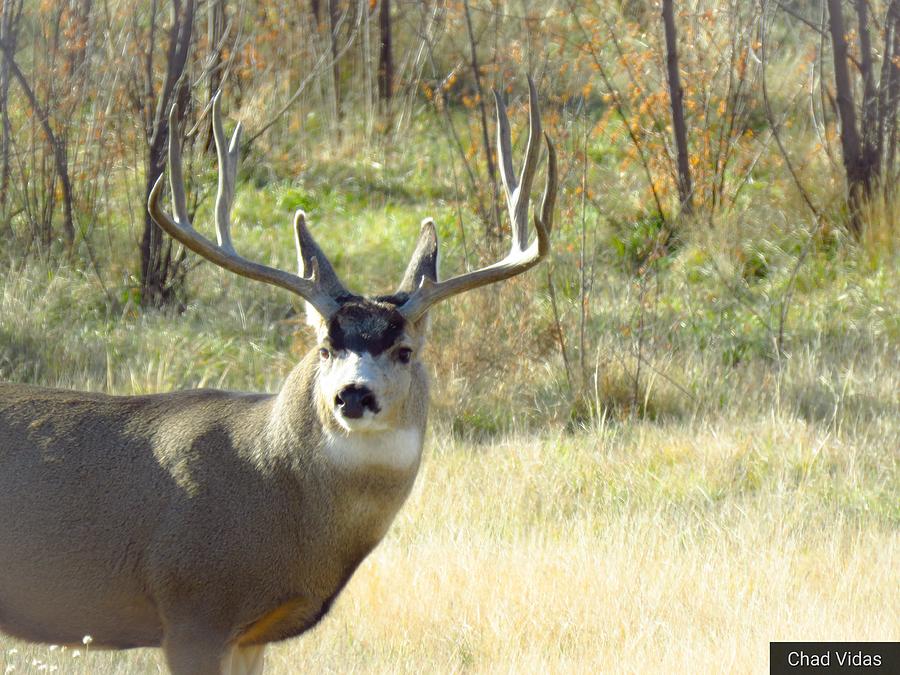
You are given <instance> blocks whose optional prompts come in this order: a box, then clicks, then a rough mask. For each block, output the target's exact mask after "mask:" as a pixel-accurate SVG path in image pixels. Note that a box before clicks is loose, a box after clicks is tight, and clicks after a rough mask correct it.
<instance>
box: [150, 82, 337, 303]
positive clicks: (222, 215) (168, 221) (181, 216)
mask: <svg viewBox="0 0 900 675" xmlns="http://www.w3.org/2000/svg"><path fill="white" fill-rule="evenodd" d="M220 93H221V92H220ZM220 93H217V94H216V95H215V97H214V98H213V102H212V121H213V137H214V138H215V141H216V154H217V156H218V164H219V189H218V193H217V194H216V216H215V221H216V238H217V239H218V242H219V243H218V246H217V245H216V244H214V243H213V242H211V241H210V240H209V239H207V238H206V237H204V236H203V235H202V234H200V233H199V232H197V230H195V229H194V226H193V225H192V224H191V222H190V219H189V218H188V212H187V200H186V198H185V192H184V178H183V174H182V168H181V144H180V143H179V141H178V134H177V133H176V128H175V121H176V120H175V117H176V115H175V112H176V110H175V106H172V110H171V111H170V112H169V186H170V189H171V191H172V210H173V211H174V212H175V218H174V219H173V218H172V217H171V216H169V215H168V214H167V213H166V212H165V211H163V209H162V207H161V206H160V203H159V197H160V193H161V192H162V186H163V176H162V175H160V177H159V178H158V179H157V181H156V184H155V185H154V186H153V189H152V190H151V191H150V198H149V199H148V202H147V208H148V209H149V211H150V216H151V217H152V218H153V220H154V221H155V222H156V224H157V225H159V226H160V227H161V228H162V229H163V230H165V231H166V232H167V233H168V234H169V235H170V236H171V237H172V238H174V239H176V240H177V241H179V242H181V243H182V244H183V245H184V246H187V247H188V248H189V249H191V250H192V251H193V252H194V253H197V254H199V255H201V256H203V257H204V258H206V259H207V260H209V261H210V262H211V263H213V264H214V265H218V266H219V267H223V268H225V269H226V270H228V271H229V272H234V273H235V274H239V275H241V276H244V277H248V278H250V279H255V280H256V281H264V282H266V283H268V284H273V285H275V286H280V287H281V288H286V289H287V290H289V291H292V292H294V293H296V294H297V295H299V296H300V297H302V298H303V299H304V300H306V301H307V302H309V303H310V304H311V305H312V306H313V307H315V308H316V310H317V311H318V312H319V313H320V314H321V315H322V316H323V317H326V318H327V317H329V316H331V315H332V314H333V313H334V312H335V311H337V309H338V307H339V305H338V302H337V300H336V298H337V296H338V295H340V294H341V292H342V291H343V287H342V286H341V284H340V282H339V281H338V280H337V277H336V276H335V275H334V272H333V270H332V268H331V265H330V264H329V262H328V260H327V259H326V260H322V261H321V266H320V264H319V262H320V261H319V260H318V259H317V258H316V257H312V258H311V259H310V265H309V273H308V275H307V271H306V268H305V267H304V268H303V270H304V271H303V274H304V276H302V277H300V276H297V275H296V274H291V273H290V272H284V271H282V270H279V269H275V268H273V267H267V266H265V265H260V264H259V263H255V262H252V261H250V260H247V259H246V258H244V257H242V256H240V255H239V254H238V253H237V252H235V250H234V245H233V244H232V243H231V218H230V215H229V214H230V212H231V203H232V201H233V200H234V184H235V179H236V177H237V165H238V155H239V151H240V148H239V141H240V136H241V125H240V123H238V125H237V128H236V129H235V130H234V135H233V136H232V137H231V142H230V143H228V142H227V139H226V136H225V131H224V129H223V128H222V117H221V113H220V105H219V101H220ZM294 238H295V241H296V244H297V250H298V257H299V251H300V250H301V248H302V245H301V242H303V243H304V244H306V242H309V241H312V236H311V235H310V234H309V231H308V230H307V228H306V214H304V213H303V211H301V210H299V209H298V210H297V212H296V214H294ZM306 245H308V244H306ZM317 252H319V253H321V251H318V249H317Z"/></svg>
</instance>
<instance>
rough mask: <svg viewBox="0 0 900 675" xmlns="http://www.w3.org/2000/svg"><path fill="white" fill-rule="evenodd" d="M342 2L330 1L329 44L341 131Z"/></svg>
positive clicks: (335, 106)
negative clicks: (339, 47) (339, 54)
mask: <svg viewBox="0 0 900 675" xmlns="http://www.w3.org/2000/svg"><path fill="white" fill-rule="evenodd" d="M339 1H340V0H328V44H329V47H330V49H331V78H332V83H333V87H332V89H333V91H332V95H333V96H334V100H333V105H334V115H335V117H334V119H335V124H336V129H337V130H338V131H340V125H338V124H337V122H338V121H339V120H340V118H341V66H340V63H339V62H338V46H337V44H338V34H337V33H338V27H339V22H340V10H339V8H338V2H339Z"/></svg>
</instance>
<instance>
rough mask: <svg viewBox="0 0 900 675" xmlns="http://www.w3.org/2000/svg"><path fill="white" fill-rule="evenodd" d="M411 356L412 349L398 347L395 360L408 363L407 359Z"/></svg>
mask: <svg viewBox="0 0 900 675" xmlns="http://www.w3.org/2000/svg"><path fill="white" fill-rule="evenodd" d="M411 358H412V349H410V348H409V347H400V349H398V350H397V360H398V361H400V363H409V360H410V359H411Z"/></svg>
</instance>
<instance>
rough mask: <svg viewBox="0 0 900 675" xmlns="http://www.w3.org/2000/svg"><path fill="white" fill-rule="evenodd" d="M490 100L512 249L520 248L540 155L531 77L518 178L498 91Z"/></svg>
mask: <svg viewBox="0 0 900 675" xmlns="http://www.w3.org/2000/svg"><path fill="white" fill-rule="evenodd" d="M494 103H495V104H496V108H497V154H498V155H499V158H500V176H501V178H502V179H503V187H504V191H505V192H506V205H507V208H508V210H509V218H510V225H511V229H512V235H513V240H512V249H513V250H516V251H522V250H524V249H525V247H526V246H527V244H528V201H529V198H530V195H531V186H532V184H533V183H534V174H535V170H536V169H537V163H538V159H539V157H540V152H541V147H540V141H539V139H540V137H541V113H540V110H539V109H538V103H537V90H536V88H535V86H534V80H532V79H531V76H529V77H528V145H527V147H526V150H525V162H524V163H523V164H522V172H521V174H520V175H519V178H518V180H516V177H515V171H514V169H513V163H512V141H511V139H510V133H509V118H508V117H507V114H506V105H505V104H504V103H503V99H502V98H501V97H500V94H499V93H498V92H497V91H496V90H495V91H494Z"/></svg>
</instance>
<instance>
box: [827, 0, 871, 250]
mask: <svg viewBox="0 0 900 675" xmlns="http://www.w3.org/2000/svg"><path fill="white" fill-rule="evenodd" d="M828 28H829V31H830V32H831V45H832V52H833V53H834V83H835V89H836V99H837V109H838V115H839V116H840V120H841V152H842V155H843V160H844V171H845V173H846V174H847V190H848V206H849V208H850V229H851V230H852V232H853V234H854V235H855V236H859V235H860V233H861V232H862V222H861V221H860V214H859V206H860V203H861V201H862V200H863V199H864V198H865V196H866V195H867V194H868V192H869V185H868V181H867V177H866V174H865V172H864V171H863V162H862V146H861V143H860V139H859V131H858V127H857V124H856V104H855V103H854V100H853V87H852V85H851V83H850V71H849V68H848V66H847V40H846V38H845V30H846V29H845V28H844V14H843V10H842V8H841V0H828Z"/></svg>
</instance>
